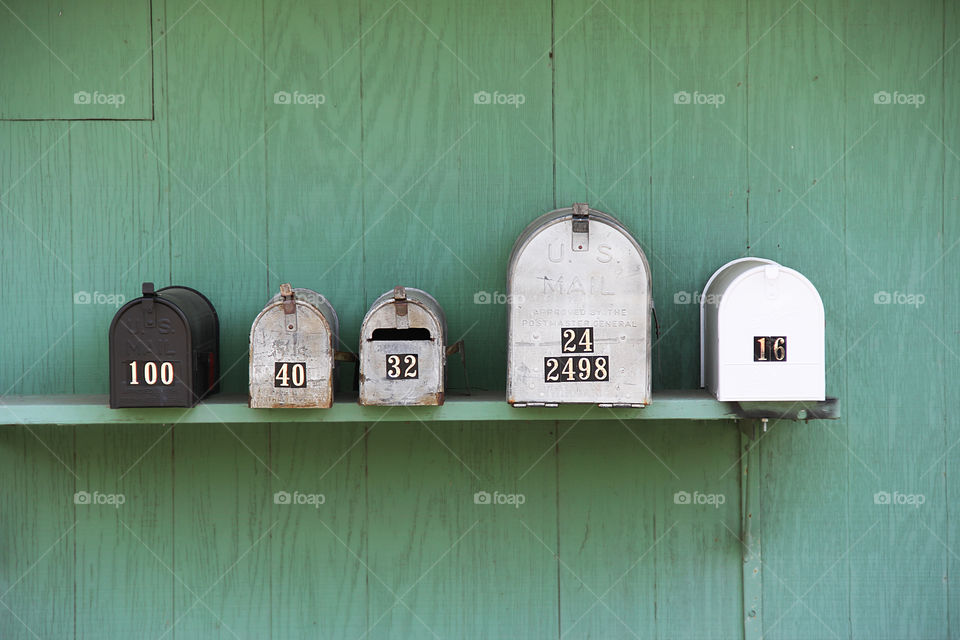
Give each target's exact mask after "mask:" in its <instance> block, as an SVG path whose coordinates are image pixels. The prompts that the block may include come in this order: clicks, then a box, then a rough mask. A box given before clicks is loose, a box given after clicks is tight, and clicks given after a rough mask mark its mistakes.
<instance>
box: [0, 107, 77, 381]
mask: <svg viewBox="0 0 960 640" xmlns="http://www.w3.org/2000/svg"><path fill="white" fill-rule="evenodd" d="M70 135H71V131H70V126H69V125H68V124H67V123H56V124H39V123H11V122H0V159H2V160H0V237H2V238H3V242H2V244H0V330H2V333H3V335H5V336H9V337H11V338H10V339H6V340H4V341H3V342H2V343H0V396H3V395H7V394H11V393H12V394H47V393H50V394H54V393H71V392H72V391H73V389H74V386H73V341H74V337H75V333H74V324H73V323H74V319H73V318H74V309H75V306H74V304H73V302H74V300H73V291H74V285H75V283H76V282H78V281H77V280H76V279H75V277H74V273H75V272H74V270H73V267H72V266H71V262H72V260H71V245H70V236H71V224H70V197H69V194H70ZM36 292H42V294H39V295H42V297H43V298H44V300H45V301H46V303H45V304H43V305H42V306H39V307H38V308H37V309H36V311H35V313H30V314H28V313H24V309H25V308H26V305H25V304H24V300H26V299H27V298H28V296H30V295H32V294H34V293H36ZM12 336H18V338H16V339H12Z"/></svg>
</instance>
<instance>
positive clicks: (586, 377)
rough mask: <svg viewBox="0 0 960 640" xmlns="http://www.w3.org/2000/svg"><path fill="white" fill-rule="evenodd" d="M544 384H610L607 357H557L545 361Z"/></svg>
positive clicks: (608, 360)
mask: <svg viewBox="0 0 960 640" xmlns="http://www.w3.org/2000/svg"><path fill="white" fill-rule="evenodd" d="M543 380H544V382H608V381H609V380H610V359H609V358H608V357H607V356H557V357H553V358H544V359H543Z"/></svg>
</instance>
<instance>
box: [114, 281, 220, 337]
mask: <svg viewBox="0 0 960 640" xmlns="http://www.w3.org/2000/svg"><path fill="white" fill-rule="evenodd" d="M142 293H143V295H141V296H140V297H139V298H134V299H133V300H131V301H129V302H128V303H126V304H125V305H123V306H122V307H120V309H118V310H117V313H116V314H115V315H114V317H113V321H112V322H111V323H110V335H113V334H114V331H115V327H116V324H117V323H118V322H119V321H120V319H121V318H122V317H123V316H124V315H125V314H126V313H127V312H129V311H130V310H131V309H133V308H135V307H139V306H140V305H142V304H145V303H146V304H161V305H164V306H166V307H168V308H169V309H171V310H172V311H173V312H174V314H175V315H176V316H177V317H178V318H180V320H181V321H182V322H183V326H184V328H185V329H186V330H187V332H188V333H187V335H188V336H190V338H191V339H192V340H193V341H194V342H195V343H197V344H200V343H204V342H206V341H208V340H217V339H218V337H219V334H220V317H219V316H218V315H217V310H216V309H215V308H214V306H213V303H212V302H210V299H209V298H207V297H206V296H205V295H203V294H202V293H200V292H199V291H197V290H196V289H191V288H190V287H183V286H170V287H163V288H162V289H157V290H154V287H153V283H152V282H144V283H143V286H142ZM208 318H209V319H210V320H212V322H207V319H208Z"/></svg>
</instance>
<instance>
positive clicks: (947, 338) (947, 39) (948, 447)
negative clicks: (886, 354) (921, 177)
mask: <svg viewBox="0 0 960 640" xmlns="http://www.w3.org/2000/svg"><path fill="white" fill-rule="evenodd" d="M944 8H945V12H946V13H945V16H944V31H943V34H944V38H943V42H942V50H941V51H940V53H939V54H938V55H937V59H936V60H934V61H931V62H930V65H931V67H930V69H929V71H927V70H925V73H927V75H928V76H934V78H936V77H939V78H941V81H942V82H943V88H944V96H943V111H942V113H941V122H942V126H943V136H942V137H943V141H944V144H943V147H942V150H941V153H942V154H943V158H944V165H943V194H942V200H941V207H942V209H941V215H942V221H943V241H942V243H941V251H942V253H941V256H942V259H941V258H938V259H937V260H936V261H934V260H931V261H930V263H929V265H928V266H926V267H925V269H924V272H925V273H926V272H932V271H933V270H938V271H940V272H941V274H942V275H941V277H942V278H943V306H942V313H943V318H944V320H943V325H942V327H943V334H942V339H943V342H944V345H945V346H946V349H945V350H946V353H941V356H942V358H943V360H944V376H943V395H944V400H945V403H946V407H945V408H946V438H945V440H944V443H943V444H944V452H943V454H944V455H943V460H940V459H938V460H936V462H935V463H931V464H930V465H928V466H927V467H925V468H923V469H922V470H921V473H922V475H921V477H922V478H923V477H927V476H930V477H934V478H936V477H938V476H941V474H942V475H943V476H945V478H944V483H945V485H946V486H945V492H946V500H945V504H944V508H945V517H946V521H947V530H946V537H942V538H941V540H940V543H941V544H942V546H943V547H944V548H943V549H941V550H940V553H942V554H944V556H945V558H946V572H945V574H944V576H943V580H944V582H945V583H946V594H947V621H948V627H947V634H946V635H947V637H949V638H951V639H956V638H960V602H958V598H957V594H958V593H960V589H958V587H957V586H956V585H952V584H950V577H951V576H955V575H957V571H960V545H958V544H957V541H958V540H960V509H958V508H957V507H956V497H957V496H958V495H960V478H958V477H957V474H956V470H957V469H958V468H960V413H958V412H957V411H955V410H954V407H955V406H956V398H957V391H956V377H957V376H956V374H957V372H958V371H960V326H957V325H958V320H957V319H958V318H960V283H958V281H957V278H956V277H955V276H954V274H956V273H958V272H960V218H958V216H957V215H956V212H957V206H958V204H960V121H958V120H957V118H954V117H952V116H951V114H955V113H957V110H958V109H960V84H958V83H957V79H958V78H960V57H958V56H957V53H958V51H957V48H954V49H953V50H952V51H951V52H950V53H947V51H948V49H950V47H951V46H953V45H954V43H956V42H957V41H958V40H960V6H957V5H956V4H954V3H950V2H947V3H944ZM940 56H943V57H942V58H941V57H940ZM928 124H929V125H930V126H931V127H934V123H932V122H931V123H928ZM934 130H936V129H935V127H934ZM934 344H939V343H938V342H937V341H936V340H934ZM941 346H943V345H941ZM938 481H939V478H938Z"/></svg>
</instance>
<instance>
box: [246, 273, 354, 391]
mask: <svg viewBox="0 0 960 640" xmlns="http://www.w3.org/2000/svg"><path fill="white" fill-rule="evenodd" d="M339 332H340V322H339V320H338V318H337V313H336V311H334V309H333V307H332V306H331V305H330V303H329V302H327V300H326V298H324V297H323V296H321V295H320V294H319V293H317V292H316V291H313V290H311V289H300V288H297V289H292V288H291V287H290V285H289V284H283V285H280V293H278V294H277V295H275V296H273V298H271V299H270V301H269V302H267V305H266V306H265V307H264V308H263V311H261V312H260V314H259V315H258V316H257V318H256V320H254V321H253V326H252V327H251V329H250V406H251V407H252V408H254V409H267V408H283V407H290V408H322V409H327V408H329V407H330V406H331V405H332V404H333V387H334V371H335V365H336V360H335V356H336V347H337V340H338V336H339Z"/></svg>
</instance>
